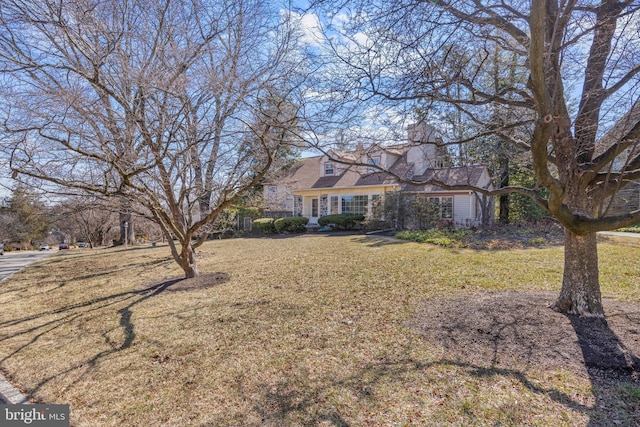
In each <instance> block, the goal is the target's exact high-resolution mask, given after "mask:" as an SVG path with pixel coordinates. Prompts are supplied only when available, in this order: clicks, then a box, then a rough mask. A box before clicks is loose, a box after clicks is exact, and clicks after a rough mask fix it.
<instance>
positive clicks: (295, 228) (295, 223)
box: [253, 216, 309, 234]
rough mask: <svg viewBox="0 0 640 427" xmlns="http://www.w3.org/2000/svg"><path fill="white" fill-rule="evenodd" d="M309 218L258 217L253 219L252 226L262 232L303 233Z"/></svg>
mask: <svg viewBox="0 0 640 427" xmlns="http://www.w3.org/2000/svg"><path fill="white" fill-rule="evenodd" d="M308 222H309V218H307V217H303V216H296V217H286V218H278V219H274V218H258V219H256V220H254V221H253V226H254V227H255V228H256V229H257V230H260V231H261V232H262V233H263V234H272V233H303V232H304V231H306V227H305V226H306V225H307V223H308Z"/></svg>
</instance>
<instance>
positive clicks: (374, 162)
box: [367, 156, 380, 172]
mask: <svg viewBox="0 0 640 427" xmlns="http://www.w3.org/2000/svg"><path fill="white" fill-rule="evenodd" d="M368 163H369V167H368V168H367V170H368V171H369V172H378V171H380V169H378V168H377V167H376V166H380V156H376V157H369V160H368Z"/></svg>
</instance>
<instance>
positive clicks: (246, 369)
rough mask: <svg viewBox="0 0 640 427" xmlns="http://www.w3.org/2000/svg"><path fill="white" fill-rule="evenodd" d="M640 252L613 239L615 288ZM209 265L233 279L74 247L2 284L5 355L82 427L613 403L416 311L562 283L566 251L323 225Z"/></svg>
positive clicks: (418, 420)
mask: <svg viewBox="0 0 640 427" xmlns="http://www.w3.org/2000/svg"><path fill="white" fill-rule="evenodd" d="M639 256H640V248H638V247H636V246H621V245H614V244H609V243H604V244H602V245H601V257H600V265H601V271H602V278H601V282H602V290H603V294H604V295H608V296H613V297H616V298H618V299H620V300H624V301H638V299H639V298H640V289H639V285H638V284H639V283H640V280H639V279H640V277H639V275H640V273H638V270H637V268H635V265H636V264H637V260H638V258H639ZM198 262H199V268H200V271H201V272H202V273H203V274H206V273H216V272H217V273H221V274H219V275H218V276H219V277H221V278H223V279H221V280H220V281H219V283H216V284H215V285H214V286H210V287H206V288H203V289H192V290H183V291H177V290H172V288H171V287H167V288H164V287H156V288H151V289H150V288H149V287H150V286H151V285H154V284H158V283H161V282H163V281H166V280H168V279H171V278H174V277H176V276H178V275H180V272H179V270H178V269H177V268H176V265H175V263H174V262H173V261H172V260H171V259H170V258H169V256H168V249H167V247H161V246H159V247H156V248H148V249H138V248H136V249H134V250H129V251H126V252H125V251H124V250H123V249H122V248H118V249H96V250H78V251H69V252H65V253H58V254H56V255H53V256H51V257H49V258H47V259H45V260H43V261H41V262H39V263H37V264H35V265H33V266H32V267H30V268H29V269H27V270H25V271H23V272H20V273H18V274H15V275H14V276H12V277H11V278H10V279H9V280H7V281H5V282H2V284H1V286H2V293H1V294H0V367H1V368H2V369H3V371H4V372H8V373H10V374H11V376H12V381H13V382H14V383H15V384H17V385H19V386H20V387H21V388H23V389H24V390H25V391H26V392H28V393H29V394H30V395H31V396H33V397H34V398H36V399H38V400H40V401H43V402H48V403H68V404H70V405H71V414H72V424H73V425H77V426H102V425H104V426H107V425H131V426H134V425H140V426H142V425H144V426H147V425H154V426H162V425H167V426H177V425H181V426H182V425H184V426H187V425H196V426H200V425H215V426H219V425H237V426H262V425H267V426H282V425H287V426H288V425H354V426H395V425H398V426H401V425H402V426H403V425H416V426H422V425H461V426H462V425H465V426H466V425H541V426H547V425H572V426H573V425H586V424H587V422H588V421H589V419H590V417H593V416H594V413H595V414H596V415H597V409H594V403H595V402H594V398H593V394H592V392H591V385H590V382H589V379H588V378H586V377H584V376H581V375H577V374H574V373H571V372H568V371H566V370H563V369H560V368H559V369H552V370H549V369H536V367H532V368H531V369H530V370H528V371H526V372H525V371H523V372H513V371H509V370H500V369H490V367H486V368H485V367H481V366H473V365H470V364H467V363H460V362H456V361H455V355H451V354H448V353H447V351H446V350H445V349H444V348H443V347H442V346H441V345H440V344H438V343H436V342H428V341H425V340H424V339H423V338H422V337H420V336H419V335H417V334H416V333H415V332H414V331H413V330H412V329H411V328H409V327H408V326H407V320H408V319H410V318H411V317H412V316H413V315H415V313H416V310H417V309H418V307H419V305H420V304H422V303H424V302H425V301H428V300H431V299H435V298H442V297H448V296H454V295H466V294H469V293H470V292H474V291H479V290H504V289H511V290H530V289H538V290H558V289H559V283H560V281H561V272H562V248H542V249H527V250H524V249H522V250H521V249H517V250H509V251H474V250H470V249H455V248H454V249H447V248H442V247H438V246H433V245H424V244H418V243H412V242H406V241H402V240H398V239H393V238H386V237H373V236H367V237H365V236H331V235H329V236H320V235H315V236H298V237H291V238H276V239H269V238H262V239H231V240H220V241H212V242H207V243H206V244H205V245H204V246H203V248H202V251H201V252H199V254H198ZM226 277H228V279H225V278H226ZM145 289H146V290H145ZM620 393H621V396H622V398H625V399H632V398H633V396H635V395H636V394H637V389H635V388H633V387H631V388H629V389H624V390H621V391H620ZM558 395H562V396H569V397H570V398H568V399H569V400H567V398H561V399H560V398H557V397H556V396H558Z"/></svg>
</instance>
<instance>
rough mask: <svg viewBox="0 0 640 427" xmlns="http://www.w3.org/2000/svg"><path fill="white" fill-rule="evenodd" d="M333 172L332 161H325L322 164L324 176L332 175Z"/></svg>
mask: <svg viewBox="0 0 640 427" xmlns="http://www.w3.org/2000/svg"><path fill="white" fill-rule="evenodd" d="M333 173H334V170H333V163H325V164H324V174H325V176H328V175H333Z"/></svg>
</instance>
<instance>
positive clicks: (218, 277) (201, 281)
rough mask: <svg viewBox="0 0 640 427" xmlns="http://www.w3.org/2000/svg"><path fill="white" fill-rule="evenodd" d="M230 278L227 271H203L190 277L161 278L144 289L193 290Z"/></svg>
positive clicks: (221, 282)
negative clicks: (203, 272) (196, 275)
mask: <svg viewBox="0 0 640 427" xmlns="http://www.w3.org/2000/svg"><path fill="white" fill-rule="evenodd" d="M229 279H230V276H229V274H227V273H220V272H218V273H205V274H201V275H200V276H198V277H192V278H189V279H185V278H183V277H179V278H175V279H169V280H163V281H162V282H159V283H155V284H152V285H151V286H149V287H145V288H144V291H149V290H154V291H156V292H162V291H170V292H180V291H193V290H197V289H206V288H211V287H213V286H217V285H221V284H223V283H226V282H228V281H229Z"/></svg>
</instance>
